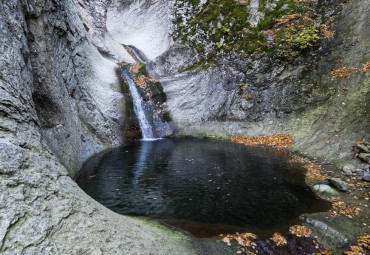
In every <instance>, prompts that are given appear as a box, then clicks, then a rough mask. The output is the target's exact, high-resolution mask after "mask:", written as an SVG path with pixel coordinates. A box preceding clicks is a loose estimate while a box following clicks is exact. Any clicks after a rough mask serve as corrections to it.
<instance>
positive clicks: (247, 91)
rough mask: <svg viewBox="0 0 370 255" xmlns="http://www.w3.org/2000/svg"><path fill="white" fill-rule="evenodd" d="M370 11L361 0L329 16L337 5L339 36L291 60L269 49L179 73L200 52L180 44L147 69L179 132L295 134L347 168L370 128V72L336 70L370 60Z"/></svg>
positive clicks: (315, 152)
mask: <svg viewBox="0 0 370 255" xmlns="http://www.w3.org/2000/svg"><path fill="white" fill-rule="evenodd" d="M185 2H186V1H185ZM333 6H334V5H333ZM360 7H361V8H360ZM184 8H185V7H184ZM369 10H370V4H369V3H368V2H366V1H358V2H356V3H355V2H353V3H349V4H346V8H343V9H341V10H339V9H335V10H330V11H327V13H325V15H326V16H330V15H331V14H332V13H333V12H338V11H339V13H338V14H336V15H335V18H336V19H338V23H337V25H336V26H335V31H336V33H335V36H334V38H333V39H331V40H329V41H327V40H323V41H322V42H321V43H320V44H319V45H318V46H317V48H316V50H314V51H311V52H310V53H308V54H305V55H304V56H301V57H298V58H297V59H296V60H294V61H293V62H291V63H290V64H286V63H284V62H280V61H279V60H276V59H271V58H269V57H266V56H265V55H260V56H256V57H246V58H244V59H243V60H240V58H239V57H238V56H235V55H233V54H229V55H228V56H226V57H225V56H224V57H219V58H217V57H216V62H217V66H214V65H208V66H207V64H206V63H205V64H204V65H203V67H204V68H203V69H202V68H199V69H196V70H192V71H191V70H190V71H186V72H180V71H181V65H183V64H178V63H186V65H185V66H187V67H189V66H192V64H194V63H197V62H198V61H199V56H198V55H197V54H196V53H195V52H194V51H193V50H192V49H185V48H184V47H179V46H178V45H176V44H174V45H173V46H171V48H170V49H169V50H168V51H166V52H165V53H164V54H163V55H162V56H159V57H158V58H156V59H154V60H152V61H151V62H150V63H148V65H147V67H148V71H149V74H150V75H151V76H153V77H156V78H158V79H159V80H160V81H161V82H162V84H163V87H164V90H165V92H166V93H167V96H168V106H169V110H170V111H171V113H172V115H173V121H174V123H175V125H176V128H177V132H178V133H179V134H186V135H215V136H221V137H228V136H232V135H246V136H256V135H270V134H274V133H282V132H284V133H285V132H290V133H291V134H292V135H293V139H294V140H295V142H296V144H295V147H294V148H295V149H296V150H298V151H305V152H308V153H309V154H310V155H311V156H315V157H321V158H326V159H329V160H331V161H332V162H334V163H336V164H337V165H338V166H342V167H343V165H344V162H345V161H346V160H351V158H352V155H351V153H350V152H349V149H350V148H351V144H353V143H354V142H356V141H359V140H362V139H364V138H366V137H367V136H368V133H369V130H370V126H369V122H368V119H369V116H370V111H369V107H368V98H370V86H369V84H370V80H369V79H370V78H369V72H367V73H361V72H359V73H356V74H355V75H353V76H352V77H348V78H345V79H340V78H335V77H333V76H332V75H330V73H331V72H332V71H333V70H335V69H338V68H340V67H356V68H359V69H361V68H362V66H363V65H364V64H365V63H366V62H367V61H368V60H369V58H370V56H369V52H370V43H369V42H370V37H369V34H368V33H363V32H362V31H364V30H365V27H367V26H369V22H370V21H369V19H367V18H366V17H367V15H368V13H369ZM183 20H185V17H183ZM348 38H351V39H348ZM163 56H166V57H165V58H164V57H163ZM207 68H208V69H207Z"/></svg>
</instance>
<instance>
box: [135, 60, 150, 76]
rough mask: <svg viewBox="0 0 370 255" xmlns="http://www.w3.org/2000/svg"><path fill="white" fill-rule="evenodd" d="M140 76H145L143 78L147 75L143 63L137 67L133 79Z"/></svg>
mask: <svg viewBox="0 0 370 255" xmlns="http://www.w3.org/2000/svg"><path fill="white" fill-rule="evenodd" d="M141 75H145V76H147V75H148V73H147V71H146V68H145V64H144V63H140V67H139V70H138V71H137V72H136V74H135V78H137V77H139V76H141Z"/></svg>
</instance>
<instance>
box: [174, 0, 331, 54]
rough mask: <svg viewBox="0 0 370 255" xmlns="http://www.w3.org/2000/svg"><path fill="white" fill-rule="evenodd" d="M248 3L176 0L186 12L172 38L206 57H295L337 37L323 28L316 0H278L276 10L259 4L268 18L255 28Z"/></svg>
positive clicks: (261, 2) (265, 17) (176, 21)
mask: <svg viewBox="0 0 370 255" xmlns="http://www.w3.org/2000/svg"><path fill="white" fill-rule="evenodd" d="M189 4H190V7H188V6H189ZM247 4H248V1H238V0H208V1H207V2H206V4H204V5H200V1H199V0H176V5H177V6H178V7H179V8H185V7H188V9H186V11H182V12H178V13H177V14H176V18H175V19H174V22H175V24H176V26H175V31H174V33H173V38H174V40H175V41H179V42H181V43H184V44H188V45H190V46H192V47H193V48H195V49H196V50H197V51H198V53H199V54H201V55H203V56H204V58H205V59H207V58H208V56H209V55H212V54H215V53H217V52H220V51H221V52H229V51H241V52H244V53H246V54H255V53H258V52H260V51H264V52H267V53H269V52H277V53H278V55H280V56H284V57H292V56H293V57H294V56H296V55H298V54H299V53H300V51H302V50H305V49H307V48H310V47H312V46H314V44H315V43H317V42H318V41H319V40H320V39H322V38H325V39H329V38H331V37H333V32H332V31H331V30H330V29H329V26H328V25H327V24H322V17H321V15H320V14H319V13H318V11H317V8H318V7H317V0H301V1H294V0H282V1H278V2H276V1H275V4H276V6H275V7H271V6H268V3H267V2H266V1H265V0H260V6H259V10H258V11H259V12H261V13H264V17H263V18H262V19H261V20H260V22H259V24H258V26H257V27H254V26H252V25H251V24H250V23H249V9H248V8H247ZM184 13H185V14H184ZM271 38H272V41H271ZM268 39H269V40H268Z"/></svg>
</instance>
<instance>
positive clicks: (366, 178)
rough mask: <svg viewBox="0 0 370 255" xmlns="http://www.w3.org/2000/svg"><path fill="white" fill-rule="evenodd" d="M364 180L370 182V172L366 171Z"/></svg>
mask: <svg viewBox="0 0 370 255" xmlns="http://www.w3.org/2000/svg"><path fill="white" fill-rule="evenodd" d="M362 180H364V181H367V182H370V172H366V173H364V175H363V176H362Z"/></svg>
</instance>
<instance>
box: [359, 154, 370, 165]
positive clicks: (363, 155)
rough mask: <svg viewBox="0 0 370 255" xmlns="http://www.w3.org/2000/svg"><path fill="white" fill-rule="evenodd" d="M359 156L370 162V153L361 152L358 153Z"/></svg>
mask: <svg viewBox="0 0 370 255" xmlns="http://www.w3.org/2000/svg"><path fill="white" fill-rule="evenodd" d="M358 158H359V159H361V160H362V161H365V162H366V163H370V153H360V154H358Z"/></svg>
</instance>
